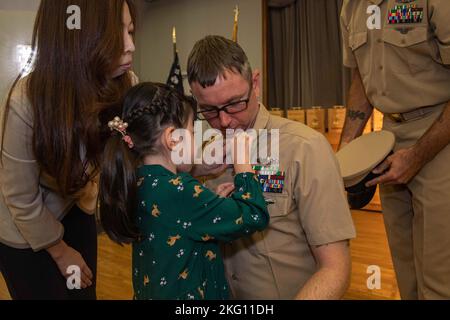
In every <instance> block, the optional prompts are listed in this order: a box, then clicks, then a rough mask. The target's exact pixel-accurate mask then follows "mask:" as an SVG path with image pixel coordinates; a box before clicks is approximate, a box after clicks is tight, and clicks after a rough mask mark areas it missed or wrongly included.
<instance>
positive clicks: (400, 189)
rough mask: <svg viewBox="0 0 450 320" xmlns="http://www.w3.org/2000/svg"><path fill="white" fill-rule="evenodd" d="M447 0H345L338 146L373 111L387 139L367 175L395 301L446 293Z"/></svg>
mask: <svg viewBox="0 0 450 320" xmlns="http://www.w3.org/2000/svg"><path fill="white" fill-rule="evenodd" d="M449 17H450V1H447V0H417V1H413V0H389V1H387V0H385V1H383V0H362V1H359V0H347V1H344V5H343V8H342V13H341V24H342V35H343V43H344V45H343V50H344V64H345V65H346V66H347V67H350V68H355V72H354V77H353V83H352V86H351V89H350V94H349V101H348V116H347V119H346V124H345V128H344V131H343V135H342V146H343V145H345V144H347V143H349V142H350V141H351V140H353V139H354V138H355V137H357V136H359V135H361V133H362V131H363V128H364V126H365V124H366V122H367V120H368V119H369V117H370V115H371V113H372V110H373V108H377V109H378V110H380V111H381V112H383V113H384V115H385V117H384V119H385V120H384V129H385V130H388V131H391V132H392V133H394V134H395V136H396V141H397V142H396V146H395V149H394V151H395V153H394V154H393V155H392V156H390V157H388V159H387V160H386V161H385V162H384V163H382V164H381V165H380V166H379V167H378V169H376V172H375V173H384V174H383V175H382V176H381V177H379V178H377V179H375V180H373V181H372V182H371V183H370V184H376V183H381V184H382V186H381V200H382V206H383V212H384V220H385V224H386V230H387V235H388V240H389V245H390V248H391V253H392V258H393V262H394V267H395V270H396V274H397V281H398V285H399V288H400V293H401V296H402V298H403V299H418V298H419V299H435V298H436V299H439V298H446V299H449V298H450V268H449V266H450V170H449V169H450V146H449V142H450V103H449V101H450V66H449V65H450V24H449V23H448V19H449Z"/></svg>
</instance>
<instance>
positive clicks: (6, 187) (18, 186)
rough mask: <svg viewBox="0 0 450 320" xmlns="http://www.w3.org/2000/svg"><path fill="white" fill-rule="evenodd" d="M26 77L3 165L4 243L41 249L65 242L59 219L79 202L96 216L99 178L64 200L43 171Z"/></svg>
mask: <svg viewBox="0 0 450 320" xmlns="http://www.w3.org/2000/svg"><path fill="white" fill-rule="evenodd" d="M132 77H133V84H135V83H137V82H138V80H137V77H136V76H135V75H134V74H132ZM26 79H27V78H24V79H21V80H20V81H19V82H18V84H17V86H16V87H15V89H14V92H13V94H12V97H11V102H10V111H9V113H8V119H7V125H6V131H5V135H4V145H3V164H1V163H0V242H2V243H4V244H6V245H8V246H10V247H13V248H18V249H26V248H32V249H33V250H34V251H39V250H42V249H46V248H48V247H51V246H52V245H54V244H56V243H58V242H59V241H60V240H61V239H62V238H63V235H64V228H63V225H62V224H61V222H60V221H61V220H62V219H63V218H64V216H65V214H66V213H67V212H68V211H69V210H70V209H71V208H72V207H73V206H74V205H75V204H77V205H78V206H79V207H80V208H81V209H82V210H83V211H85V212H86V213H88V214H94V213H95V210H96V204H97V196H98V184H97V180H98V179H94V180H93V181H90V182H89V183H88V184H87V185H86V187H85V188H84V189H83V190H81V191H80V192H79V194H77V195H76V196H74V197H71V198H65V199H64V198H62V197H61V196H60V194H59V192H58V190H57V188H56V182H55V179H53V178H51V177H49V176H48V175H45V174H44V173H43V172H41V170H40V168H39V166H38V164H37V162H36V159H35V156H34V153H33V150H32V138H33V117H32V111H31V105H30V102H29V100H28V98H27V95H26ZM0 119H3V117H1V118H0ZM1 122H3V121H1ZM2 125H3V123H1V124H0V130H3V128H2ZM1 132H2V131H0V133H1ZM0 142H1V141H0Z"/></svg>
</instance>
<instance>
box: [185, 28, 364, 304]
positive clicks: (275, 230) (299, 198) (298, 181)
mask: <svg viewBox="0 0 450 320" xmlns="http://www.w3.org/2000/svg"><path fill="white" fill-rule="evenodd" d="M188 76H189V83H190V85H191V89H192V93H193V95H194V97H195V99H196V100H197V103H198V107H199V117H200V118H202V119H205V120H207V121H208V123H209V125H210V126H211V127H213V128H215V129H218V130H220V131H221V132H222V133H223V134H224V135H225V132H226V130H227V129H234V130H236V129H242V130H247V129H256V130H259V129H267V130H268V131H269V133H270V130H271V129H278V130H279V150H280V152H279V158H278V159H273V158H272V159H263V160H261V161H260V162H261V163H259V164H258V166H256V167H255V168H256V170H258V171H259V172H260V174H259V178H260V181H261V182H262V185H264V186H263V189H264V192H265V197H266V201H267V202H268V208H269V212H270V218H271V221H270V225H269V227H268V229H266V230H265V231H263V232H259V233H256V234H254V235H252V236H251V237H248V238H246V239H241V240H237V241H234V242H232V243H229V244H225V245H224V248H223V252H224V260H225V269H226V273H227V277H228V281H229V284H230V289H231V293H232V295H233V297H234V298H236V299H340V298H341V297H342V296H343V295H344V293H345V291H346V289H347V287H348V285H349V278H350V269H351V263H350V253H349V239H351V238H354V237H355V229H354V226H353V222H352V218H351V215H350V211H349V208H348V205H347V200H346V197H345V193H344V187H343V181H342V178H341V176H340V173H339V169H338V164H337V161H336V159H335V157H334V154H333V151H332V149H331V147H330V145H329V143H328V142H327V140H326V139H325V137H324V136H323V135H321V134H320V133H318V132H316V131H314V130H312V129H310V128H308V127H306V126H304V125H302V124H300V123H296V122H293V121H289V120H287V119H283V118H280V117H275V116H272V115H270V114H269V112H268V111H267V109H266V108H265V107H264V106H263V105H262V104H260V103H259V102H258V97H259V93H260V89H259V81H260V75H259V72H258V71H255V72H253V71H252V69H251V67H250V63H249V61H248V59H247V56H246V54H245V53H244V51H243V50H242V48H241V47H240V46H239V45H238V44H236V43H234V42H233V41H231V40H227V39H225V38H223V37H219V36H208V37H206V38H204V39H202V40H200V41H199V42H198V43H197V44H196V45H195V47H194V49H193V51H192V52H191V54H190V57H189V61H188ZM270 138H271V136H270V135H269V137H268V144H271V139H270ZM209 169H210V170H209V171H208V172H205V171H204V167H203V172H202V169H201V168H199V169H198V171H197V173H195V172H193V174H194V175H196V176H200V175H205V174H212V173H216V175H215V177H214V178H213V179H210V180H209V181H207V185H208V186H209V187H215V186H218V185H219V184H222V183H226V182H231V181H233V177H232V175H233V172H232V168H226V166H217V167H213V166H211V167H209ZM214 223H220V222H217V221H215V222H214Z"/></svg>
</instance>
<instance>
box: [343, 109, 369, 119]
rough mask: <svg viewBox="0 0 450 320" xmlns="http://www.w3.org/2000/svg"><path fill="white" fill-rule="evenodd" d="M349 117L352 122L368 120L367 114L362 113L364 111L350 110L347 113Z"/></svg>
mask: <svg viewBox="0 0 450 320" xmlns="http://www.w3.org/2000/svg"><path fill="white" fill-rule="evenodd" d="M347 117H348V118H349V119H350V120H356V119H359V120H364V119H365V118H366V113H365V112H362V111H357V110H348V112H347Z"/></svg>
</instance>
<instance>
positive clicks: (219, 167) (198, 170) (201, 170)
mask: <svg viewBox="0 0 450 320" xmlns="http://www.w3.org/2000/svg"><path fill="white" fill-rule="evenodd" d="M228 167H229V166H228V165H227V164H226V163H224V164H211V165H208V164H201V165H200V164H198V165H197V164H196V165H194V166H193V168H192V171H191V175H192V176H193V177H196V178H199V177H207V176H215V175H218V174H220V173H222V172H224V171H225V169H226V168H228Z"/></svg>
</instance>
